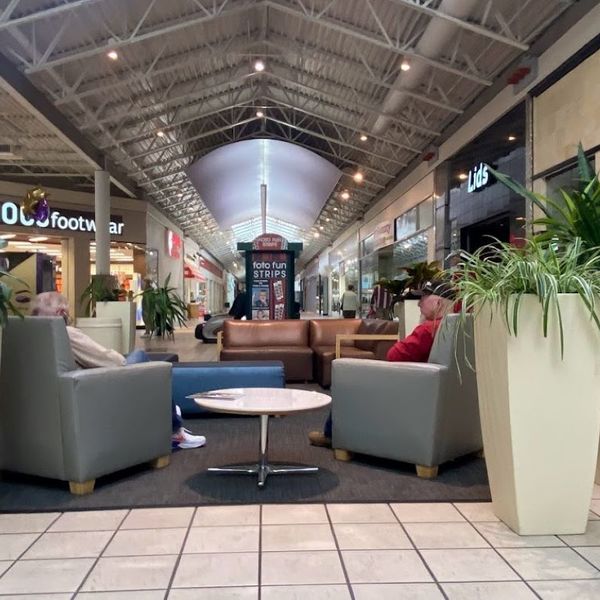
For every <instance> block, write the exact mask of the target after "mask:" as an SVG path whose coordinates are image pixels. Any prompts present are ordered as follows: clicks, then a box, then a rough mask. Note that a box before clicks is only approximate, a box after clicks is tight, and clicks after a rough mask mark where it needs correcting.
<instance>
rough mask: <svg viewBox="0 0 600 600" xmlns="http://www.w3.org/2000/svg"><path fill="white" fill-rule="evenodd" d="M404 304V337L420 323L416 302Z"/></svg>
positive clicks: (411, 301) (419, 310) (405, 302)
mask: <svg viewBox="0 0 600 600" xmlns="http://www.w3.org/2000/svg"><path fill="white" fill-rule="evenodd" d="M403 304H404V330H405V332H406V335H409V334H410V333H412V331H413V329H414V328H415V327H416V326H417V325H418V324H419V323H420V322H421V309H420V308H419V301H418V300H405V301H404V302H403Z"/></svg>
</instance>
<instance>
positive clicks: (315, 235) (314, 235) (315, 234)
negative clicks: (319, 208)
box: [313, 231, 321, 238]
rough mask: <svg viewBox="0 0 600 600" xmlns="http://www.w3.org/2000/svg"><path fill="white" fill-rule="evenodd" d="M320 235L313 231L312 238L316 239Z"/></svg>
mask: <svg viewBox="0 0 600 600" xmlns="http://www.w3.org/2000/svg"><path fill="white" fill-rule="evenodd" d="M320 235H321V234H320V233H319V232H318V231H315V232H314V233H313V237H315V238H318V237H319V236H320Z"/></svg>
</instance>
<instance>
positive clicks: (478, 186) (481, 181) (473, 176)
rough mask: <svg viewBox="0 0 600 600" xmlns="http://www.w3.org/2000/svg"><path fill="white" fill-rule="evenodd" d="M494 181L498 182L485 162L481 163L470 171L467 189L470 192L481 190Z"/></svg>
mask: <svg viewBox="0 0 600 600" xmlns="http://www.w3.org/2000/svg"><path fill="white" fill-rule="evenodd" d="M494 183H496V178H495V177H494V176H493V175H492V174H491V173H490V171H489V168H488V166H487V165H486V164H485V163H479V164H478V165H477V166H476V167H473V168H472V169H471V170H470V171H469V178H468V181H467V191H468V192H469V193H472V192H480V191H481V190H483V189H485V188H486V187H489V186H490V185H493V184H494Z"/></svg>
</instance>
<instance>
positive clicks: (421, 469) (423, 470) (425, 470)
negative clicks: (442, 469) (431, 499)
mask: <svg viewBox="0 0 600 600" xmlns="http://www.w3.org/2000/svg"><path fill="white" fill-rule="evenodd" d="M415 466H416V468H417V477H420V478H421V479H435V478H436V477H437V474H438V467H437V466H435V467H426V466H424V465H415Z"/></svg>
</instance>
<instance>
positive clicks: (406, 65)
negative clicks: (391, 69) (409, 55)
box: [400, 60, 410, 71]
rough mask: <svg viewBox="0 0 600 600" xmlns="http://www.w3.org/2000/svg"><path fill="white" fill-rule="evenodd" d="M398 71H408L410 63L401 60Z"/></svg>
mask: <svg viewBox="0 0 600 600" xmlns="http://www.w3.org/2000/svg"><path fill="white" fill-rule="evenodd" d="M400 69H401V70H402V71H410V63H409V62H408V61H407V60H403V61H402V63H401V65H400Z"/></svg>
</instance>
